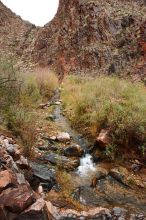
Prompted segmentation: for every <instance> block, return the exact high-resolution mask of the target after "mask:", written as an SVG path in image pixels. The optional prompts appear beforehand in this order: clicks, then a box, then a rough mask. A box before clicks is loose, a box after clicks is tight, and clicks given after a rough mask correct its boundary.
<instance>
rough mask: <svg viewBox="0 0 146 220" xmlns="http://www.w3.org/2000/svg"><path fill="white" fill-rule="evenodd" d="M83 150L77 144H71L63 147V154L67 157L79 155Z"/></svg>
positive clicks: (81, 154)
mask: <svg viewBox="0 0 146 220" xmlns="http://www.w3.org/2000/svg"><path fill="white" fill-rule="evenodd" d="M83 154H84V151H83V149H82V148H81V147H80V146H79V145H73V146H70V147H67V148H65V149H64V155H65V156H67V157H81V156H83Z"/></svg>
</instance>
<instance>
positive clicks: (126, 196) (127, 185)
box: [41, 90, 146, 215]
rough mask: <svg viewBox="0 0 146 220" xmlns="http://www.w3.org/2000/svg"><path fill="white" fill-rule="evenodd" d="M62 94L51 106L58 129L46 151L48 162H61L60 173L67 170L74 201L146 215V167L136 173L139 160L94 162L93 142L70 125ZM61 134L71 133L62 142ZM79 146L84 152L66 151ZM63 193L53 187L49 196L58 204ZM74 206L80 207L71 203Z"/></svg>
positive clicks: (54, 99)
mask: <svg viewBox="0 0 146 220" xmlns="http://www.w3.org/2000/svg"><path fill="white" fill-rule="evenodd" d="M59 93H60V92H59V90H57V91H56V93H55V96H54V97H53V99H52V101H51V102H50V105H49V106H54V107H53V110H52V114H51V117H50V115H49V118H50V119H49V120H51V121H52V122H51V123H52V124H54V125H55V128H57V131H56V134H55V133H54V135H52V136H51V135H49V136H48V139H47V141H48V143H47V144H48V147H47V151H44V154H45V155H48V158H47V160H46V162H47V163H49V164H51V166H52V165H53V166H54V167H55V166H57V167H58V165H59V167H60V168H61V169H60V170H59V172H60V173H61V172H62V173H63V172H64V170H65V172H66V176H67V177H66V176H64V178H67V180H66V181H64V182H63V184H66V187H70V190H69V191H68V193H69V195H68V196H69V197H70V198H71V200H75V201H77V202H78V204H81V207H80V208H81V209H82V208H83V209H85V210H86V209H87V210H88V209H90V208H95V207H105V208H108V209H109V210H113V208H114V207H120V208H123V209H125V210H126V213H127V214H126V215H129V214H130V213H135V214H136V213H137V214H138V215H146V205H145V204H146V168H145V167H144V166H142V168H140V169H139V170H138V171H137V172H134V171H133V168H132V167H133V166H138V164H137V162H136V161H125V163H124V164H123V162H107V161H106V160H105V161H104V160H103V159H101V160H100V159H99V161H98V160H97V161H96V163H94V162H93V158H92V155H90V153H89V152H90V151H89V149H90V148H91V146H92V143H89V142H88V140H86V138H84V137H83V136H82V135H81V134H79V133H78V132H77V131H75V130H74V129H73V128H72V127H71V124H70V122H69V121H68V119H67V118H66V117H65V115H64V112H63V109H62V102H61V100H60V94H59ZM48 108H50V107H48ZM45 111H47V109H46V110H45ZM58 134H59V135H61V134H62V135H64V136H67V134H68V138H67V137H64V138H67V139H66V140H65V139H64V141H63V138H62V140H61V141H59V140H58ZM80 148H81V149H82V150H83V154H79V155H74V154H73V155H72V156H71V155H66V154H65V152H66V149H70V150H71V152H72V151H73V149H74V150H75V149H80ZM41 153H42V152H41ZM50 155H51V156H50ZM57 161H59V164H58V162H57ZM60 162H61V165H60ZM70 164H71V166H70ZM66 182H67V183H66ZM61 183H62V181H61ZM58 184H59V183H58ZM63 187H64V186H63ZM60 194H61V188H60V191H56V190H54V189H52V190H51V191H50V192H49V193H48V198H49V199H52V197H53V199H52V201H53V202H54V203H58V202H57V200H58V201H59V198H60ZM55 196H56V201H55ZM63 200H64V201H63V203H64V204H66V202H65V201H66V198H63ZM61 201H62V197H61ZM67 201H68V200H67ZM67 203H68V202H67ZM66 205H67V204H66ZM66 205H65V206H66ZM82 205H83V206H82ZM67 206H68V205H67ZM71 208H77V207H74V205H73V206H72V205H71ZM78 208H79V207H78ZM80 208H79V209H80Z"/></svg>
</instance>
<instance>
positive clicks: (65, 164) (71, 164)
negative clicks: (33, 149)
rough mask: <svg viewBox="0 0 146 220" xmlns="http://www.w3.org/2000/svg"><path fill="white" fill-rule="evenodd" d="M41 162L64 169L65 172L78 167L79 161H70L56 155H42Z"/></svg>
mask: <svg viewBox="0 0 146 220" xmlns="http://www.w3.org/2000/svg"><path fill="white" fill-rule="evenodd" d="M41 160H45V161H48V162H50V163H51V164H53V165H57V166H59V167H61V168H65V169H67V170H73V169H75V168H77V167H78V166H79V163H80V161H79V159H76V160H71V159H69V158H67V157H65V156H60V155H58V154H54V153H51V154H48V155H44V156H43V157H42V158H41Z"/></svg>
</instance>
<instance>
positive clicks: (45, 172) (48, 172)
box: [31, 162, 56, 191]
mask: <svg viewBox="0 0 146 220" xmlns="http://www.w3.org/2000/svg"><path fill="white" fill-rule="evenodd" d="M31 166H32V171H33V176H35V177H36V178H38V179H39V180H40V182H41V184H42V186H43V188H44V190H47V191H49V190H51V188H52V187H53V186H54V185H55V184H56V177H55V170H53V169H49V168H48V167H47V166H46V165H42V164H38V163H34V162H33V163H31Z"/></svg>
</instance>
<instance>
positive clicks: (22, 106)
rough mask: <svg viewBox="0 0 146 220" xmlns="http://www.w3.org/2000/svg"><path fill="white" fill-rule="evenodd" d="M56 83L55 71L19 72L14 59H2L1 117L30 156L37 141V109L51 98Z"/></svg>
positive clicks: (0, 69)
mask: <svg viewBox="0 0 146 220" xmlns="http://www.w3.org/2000/svg"><path fill="white" fill-rule="evenodd" d="M39 74H40V75H39ZM57 83H58V82H57V77H56V76H55V74H53V73H50V74H48V72H46V71H44V72H43V73H42V74H41V72H40V71H39V72H36V73H33V74H26V73H25V74H20V73H18V72H17V70H16V69H15V68H14V66H13V64H12V62H11V61H10V62H5V61H1V60H0V106H1V108H0V119H1V118H2V119H3V122H5V124H6V125H7V127H8V128H9V129H10V130H11V131H12V132H13V134H14V135H16V136H17V137H19V138H20V139H21V141H22V143H23V145H24V153H25V155H27V156H32V153H33V145H34V143H35V136H36V132H35V131H36V121H37V120H36V118H34V115H35V114H34V109H35V108H36V107H37V106H38V104H39V102H41V101H42V99H43V98H45V99H46V98H47V99H49V98H51V96H52V94H53V91H54V90H55V88H56V87H57V85H58V84H57Z"/></svg>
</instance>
